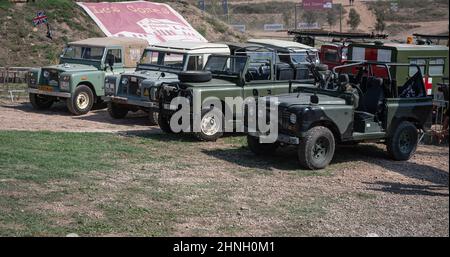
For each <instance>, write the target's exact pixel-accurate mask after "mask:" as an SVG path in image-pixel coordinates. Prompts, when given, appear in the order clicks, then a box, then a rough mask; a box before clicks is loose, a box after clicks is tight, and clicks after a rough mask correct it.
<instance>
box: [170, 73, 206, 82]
mask: <svg viewBox="0 0 450 257" xmlns="http://www.w3.org/2000/svg"><path fill="white" fill-rule="evenodd" d="M211 79H212V75H211V72H209V71H184V72H181V73H180V74H178V80H179V81H180V82H208V81H210V80H211Z"/></svg>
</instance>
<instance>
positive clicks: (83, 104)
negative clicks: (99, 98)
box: [67, 85, 94, 115]
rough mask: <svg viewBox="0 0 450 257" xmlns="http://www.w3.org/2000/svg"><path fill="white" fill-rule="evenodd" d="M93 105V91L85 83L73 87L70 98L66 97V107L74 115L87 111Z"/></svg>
mask: <svg viewBox="0 0 450 257" xmlns="http://www.w3.org/2000/svg"><path fill="white" fill-rule="evenodd" d="M93 105H94V93H93V92H92V90H91V89H90V88H89V87H88V86H86V85H80V86H78V87H77V88H76V89H75V92H74V93H73V95H72V97H71V98H67V108H68V109H69V111H70V112H71V113H73V114H74V115H83V114H86V113H88V112H89V111H90V110H91V109H92V106H93Z"/></svg>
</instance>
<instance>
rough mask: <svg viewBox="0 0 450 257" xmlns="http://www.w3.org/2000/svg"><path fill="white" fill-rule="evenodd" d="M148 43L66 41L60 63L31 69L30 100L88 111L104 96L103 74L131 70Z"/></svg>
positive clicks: (38, 104) (45, 105)
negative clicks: (57, 103)
mask: <svg viewBox="0 0 450 257" xmlns="http://www.w3.org/2000/svg"><path fill="white" fill-rule="evenodd" d="M147 45H148V42H147V41H145V40H142V39H132V38H90V39H85V40H81V41H76V42H72V43H69V44H68V45H67V47H66V48H65V49H64V52H63V54H62V55H61V58H60V64H58V65H52V66H46V67H42V68H33V69H31V70H30V72H29V76H28V92H29V95H30V102H31V104H32V105H33V107H34V108H35V109H47V108H50V107H51V106H52V104H53V103H54V102H55V101H58V100H60V101H65V102H66V104H67V108H68V109H69V111H70V112H71V113H73V114H75V115H82V114H86V113H88V112H89V111H90V110H91V108H92V106H93V105H94V104H98V103H101V101H102V100H101V97H102V96H104V94H105V91H104V80H105V74H114V73H122V72H124V71H127V70H134V69H135V67H136V63H137V62H138V61H139V58H140V56H141V54H142V50H143V49H144V48H145V47H146V46H147Z"/></svg>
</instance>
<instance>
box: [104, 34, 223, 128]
mask: <svg viewBox="0 0 450 257" xmlns="http://www.w3.org/2000/svg"><path fill="white" fill-rule="evenodd" d="M211 54H219V55H220V54H223V55H229V54H230V49H229V48H228V46H227V45H224V44H215V43H203V42H165V43H160V44H157V45H151V46H149V47H147V48H146V49H145V51H144V53H143V54H142V58H141V61H140V63H139V64H138V66H137V68H136V71H135V72H124V73H122V74H116V75H108V76H106V77H105V94H106V96H105V97H103V99H104V100H105V101H107V102H108V113H109V114H110V116H111V117H113V118H115V119H120V118H124V117H125V116H126V115H127V113H128V112H129V111H137V110H142V111H145V112H147V113H148V114H149V118H150V123H151V124H152V125H155V124H157V122H158V108H157V107H158V105H157V104H156V103H155V102H153V101H152V100H154V97H155V90H156V89H157V88H158V87H159V86H160V85H161V83H163V82H171V81H178V76H177V74H178V73H180V72H182V71H196V70H202V69H203V66H204V65H205V63H206V60H207V59H208V56H210V55H211ZM155 107H156V108H155Z"/></svg>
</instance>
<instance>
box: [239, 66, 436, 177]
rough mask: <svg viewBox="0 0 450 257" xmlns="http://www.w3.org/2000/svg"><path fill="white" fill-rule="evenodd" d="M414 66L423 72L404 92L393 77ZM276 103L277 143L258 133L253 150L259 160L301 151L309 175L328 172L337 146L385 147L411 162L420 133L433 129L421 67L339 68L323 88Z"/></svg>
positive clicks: (305, 89) (254, 135)
mask: <svg viewBox="0 0 450 257" xmlns="http://www.w3.org/2000/svg"><path fill="white" fill-rule="evenodd" d="M411 66H415V67H416V70H417V72H416V73H415V74H414V75H413V76H411V77H410V78H409V79H408V80H407V81H406V83H405V84H404V85H401V86H400V87H399V86H398V85H397V83H396V81H395V80H394V79H392V77H391V73H390V71H391V70H392V69H394V68H399V67H401V68H404V69H409V68H410V67H411ZM374 67H376V69H377V74H378V75H377V76H374V75H373V74H374V73H373V70H374ZM381 67H384V70H385V72H384V73H383V74H384V75H382V76H380V75H379V74H380V73H379V72H380V68H381ZM292 83H295V82H292ZM276 97H277V99H273V98H274V97H272V99H271V100H274V101H276V102H277V106H278V122H276V123H277V124H275V126H277V129H278V136H277V140H276V142H274V143H268V144H264V143H261V141H260V139H261V137H266V136H267V134H262V133H260V132H254V133H249V135H248V137H247V139H248V146H249V148H250V150H251V151H253V152H254V153H256V154H271V153H273V152H274V151H275V150H276V148H277V147H279V146H285V145H297V146H298V147H297V149H298V150H297V151H298V160H299V162H300V164H301V166H303V167H304V168H308V169H321V168H324V167H326V166H327V165H328V164H329V163H330V161H331V160H332V158H333V155H334V152H335V146H336V144H356V143H358V142H362V141H375V142H383V143H385V144H386V145H387V150H388V152H389V155H390V156H391V157H392V158H393V159H394V160H408V159H409V158H411V156H412V155H413V154H414V152H415V150H416V147H417V144H418V141H419V130H422V131H423V130H426V129H427V128H429V126H430V125H431V111H432V99H431V97H428V96H427V95H426V90H425V86H424V83H423V78H422V74H421V71H420V69H419V67H418V66H417V65H412V64H389V63H377V62H359V63H352V64H348V65H343V66H338V67H335V68H334V69H333V72H330V75H329V76H328V77H326V78H324V83H321V85H320V86H319V87H317V88H311V87H300V88H298V90H296V92H292V93H289V94H285V95H279V96H276ZM269 99H270V97H266V100H267V101H268V100H269ZM263 111H264V109H263ZM256 118H257V117H256ZM256 118H255V119H256ZM256 131H258V130H256Z"/></svg>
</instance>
